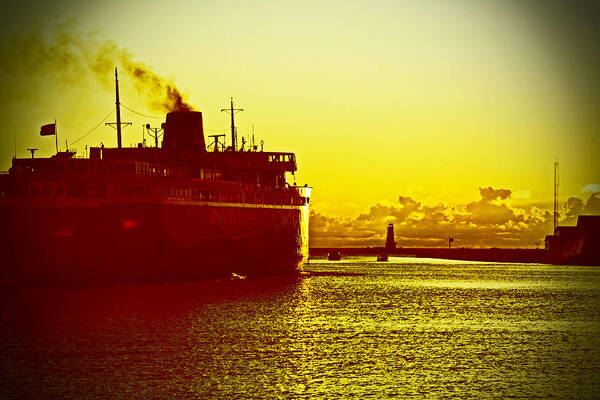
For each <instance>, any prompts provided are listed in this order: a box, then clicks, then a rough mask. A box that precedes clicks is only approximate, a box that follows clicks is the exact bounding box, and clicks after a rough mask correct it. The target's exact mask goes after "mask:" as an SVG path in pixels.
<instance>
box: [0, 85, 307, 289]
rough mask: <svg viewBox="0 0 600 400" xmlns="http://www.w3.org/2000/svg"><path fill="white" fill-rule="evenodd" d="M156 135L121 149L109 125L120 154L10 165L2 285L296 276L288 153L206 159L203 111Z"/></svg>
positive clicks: (298, 194)
mask: <svg viewBox="0 0 600 400" xmlns="http://www.w3.org/2000/svg"><path fill="white" fill-rule="evenodd" d="M118 108H119V99H118V84H117V110H118ZM232 108H233V105H232ZM117 115H119V114H117ZM118 122H120V121H118ZM232 125H233V124H232ZM163 128H164V138H163V141H162V146H161V147H160V148H158V147H144V146H143V145H139V146H138V147H136V148H123V147H121V146H120V124H117V132H118V143H119V146H118V147H116V148H105V147H103V146H101V147H92V148H90V151H89V157H88V158H77V157H75V154H74V153H73V152H69V151H65V152H57V154H56V155H54V156H52V157H50V158H33V157H32V158H15V159H13V162H12V167H11V168H10V170H9V172H8V173H7V174H3V175H1V176H0V230H1V232H0V236H1V238H2V244H1V246H2V248H1V251H2V259H3V267H2V271H1V274H2V279H5V280H6V279H9V280H12V279H19V280H22V279H24V280H25V281H26V282H41V283H45V282H71V281H74V282H79V281H85V282H91V283H96V282H107V281H147V280H150V281H164V280H181V279H193V278H198V277H203V276H209V275H223V274H230V273H236V274H243V275H252V274H268V273H281V272H290V271H296V270H298V269H299V268H301V266H302V263H303V262H304V261H305V259H306V258H307V257H308V204H309V197H310V188H309V187H306V186H305V187H298V186H294V185H290V184H288V183H287V182H286V173H294V172H295V171H296V168H297V167H296V159H295V156H294V154H293V153H280V152H263V151H256V149H251V150H253V151H239V150H237V149H236V148H235V142H234V143H233V146H231V147H230V148H229V149H228V151H220V150H222V149H219V146H217V145H215V146H214V147H213V151H210V152H209V151H207V149H206V145H205V140H204V131H203V121H202V113H201V112H194V111H176V112H171V113H168V114H167V117H166V121H165V123H164V124H163ZM233 131H234V129H233V128H232V132H233Z"/></svg>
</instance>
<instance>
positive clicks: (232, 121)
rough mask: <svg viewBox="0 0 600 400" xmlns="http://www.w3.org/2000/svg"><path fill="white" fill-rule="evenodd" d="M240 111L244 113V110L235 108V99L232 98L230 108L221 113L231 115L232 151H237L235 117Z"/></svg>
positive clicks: (222, 110)
mask: <svg viewBox="0 0 600 400" xmlns="http://www.w3.org/2000/svg"><path fill="white" fill-rule="evenodd" d="M238 111H244V109H243V108H233V97H232V98H231V105H230V108H223V109H221V112H226V113H229V114H230V115H231V150H233V151H237V135H236V132H235V121H234V118H233V115H234V114H235V113H236V112H238Z"/></svg>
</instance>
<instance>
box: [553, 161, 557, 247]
mask: <svg viewBox="0 0 600 400" xmlns="http://www.w3.org/2000/svg"><path fill="white" fill-rule="evenodd" d="M557 228H558V160H556V161H554V234H555V235H556V229H557Z"/></svg>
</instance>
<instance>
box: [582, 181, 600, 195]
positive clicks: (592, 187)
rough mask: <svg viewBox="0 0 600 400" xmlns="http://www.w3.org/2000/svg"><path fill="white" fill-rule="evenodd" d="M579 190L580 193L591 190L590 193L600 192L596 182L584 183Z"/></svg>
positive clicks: (599, 186) (599, 185)
mask: <svg viewBox="0 0 600 400" xmlns="http://www.w3.org/2000/svg"><path fill="white" fill-rule="evenodd" d="M581 192H582V193H586V192H592V193H595V192H600V184H598V183H590V184H588V185H585V186H584V187H583V189H581Z"/></svg>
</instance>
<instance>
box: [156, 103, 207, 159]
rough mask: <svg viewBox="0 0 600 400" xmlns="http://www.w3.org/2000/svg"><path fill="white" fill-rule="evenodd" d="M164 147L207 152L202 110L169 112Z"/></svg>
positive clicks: (165, 126) (165, 127)
mask: <svg viewBox="0 0 600 400" xmlns="http://www.w3.org/2000/svg"><path fill="white" fill-rule="evenodd" d="M164 129H165V138H164V140H163V144H162V147H163V148H168V149H175V150H187V151H195V152H200V153H205V152H206V145H205V143H204V128H203V126H202V113H201V112H200V111H173V112H170V113H168V114H167V120H166V122H165V124H164Z"/></svg>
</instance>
